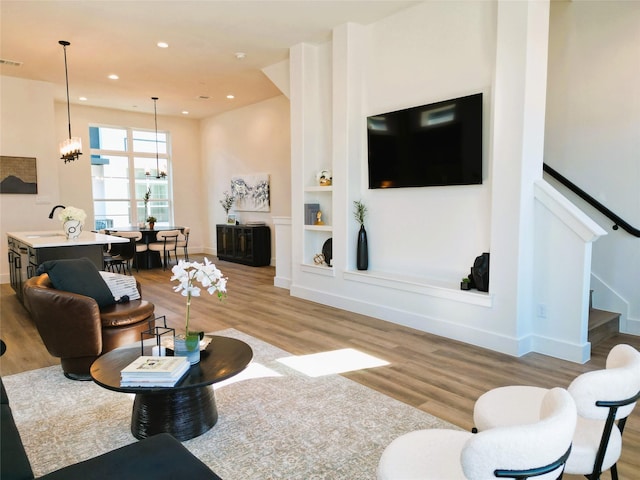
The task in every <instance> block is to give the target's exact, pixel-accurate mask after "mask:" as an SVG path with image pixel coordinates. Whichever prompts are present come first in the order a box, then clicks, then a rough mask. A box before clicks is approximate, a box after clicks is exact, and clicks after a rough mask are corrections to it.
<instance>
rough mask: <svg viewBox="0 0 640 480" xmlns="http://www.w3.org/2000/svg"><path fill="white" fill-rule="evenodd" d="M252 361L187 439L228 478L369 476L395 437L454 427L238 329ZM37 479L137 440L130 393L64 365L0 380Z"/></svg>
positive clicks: (222, 389) (352, 479)
mask: <svg viewBox="0 0 640 480" xmlns="http://www.w3.org/2000/svg"><path fill="white" fill-rule="evenodd" d="M215 333H216V335H225V336H229V337H234V338H238V339H240V340H243V341H245V342H246V343H248V344H249V345H251V347H252V349H253V351H254V359H253V361H252V363H251V364H250V366H249V367H248V368H247V370H245V372H243V373H242V374H240V375H238V376H237V377H235V378H232V379H229V380H228V381H226V382H225V383H223V384H217V385H216V386H215V392H216V393H215V394H216V402H217V406H218V413H219V419H218V423H217V424H216V425H215V426H214V427H213V428H212V429H211V430H209V431H208V432H207V433H205V434H203V435H201V436H199V437H197V438H194V439H192V440H189V441H186V442H184V445H185V446H186V447H187V448H188V449H189V450H190V451H191V452H192V453H193V454H194V455H196V456H197V457H198V458H200V459H201V460H202V461H203V462H204V463H206V464H207V465H208V466H209V467H210V468H211V469H212V470H213V471H215V472H216V473H217V474H218V475H220V476H221V477H222V478H224V479H225V480H253V479H255V480H268V479H287V480H294V479H300V480H317V479H331V480H337V479H345V480H347V479H348V480H357V479H363V480H365V479H366V480H370V479H373V478H375V472H376V467H377V465H378V460H379V458H380V455H381V454H382V451H383V450H384V448H385V447H386V446H387V445H388V444H389V443H390V442H391V441H392V440H393V439H394V438H396V437H398V436H399V435H401V434H403V433H406V432H409V431H411V430H417V429H426V428H457V427H455V426H453V425H451V424H449V423H447V422H444V421H443V420H440V419H438V418H436V417H433V416H431V415H429V414H427V413H425V412H423V411H421V410H418V409H416V408H413V407H410V406H408V405H406V404H404V403H402V402H399V401H397V400H394V399H392V398H390V397H387V396H386V395H383V394H381V393H378V392H376V391H374V390H371V389H369V388H367V387H364V386H362V385H360V384H358V383H356V382H353V381H351V380H349V379H347V378H345V377H342V376H340V375H338V374H330V375H323V376H318V377H309V376H307V375H305V374H303V373H300V372H298V371H296V370H294V369H293V368H290V367H288V366H286V365H285V364H283V363H282V362H281V361H278V360H279V359H282V358H286V357H290V356H291V355H290V354H289V353H287V352H285V351H284V350H281V349H279V348H276V347H274V346H272V345H269V344H268V343H265V342H263V341H260V340H258V339H256V338H254V337H251V336H249V335H246V334H244V333H242V332H239V331H237V330H234V329H228V330H223V331H219V332H215ZM3 381H4V384H5V388H6V389H7V392H8V395H9V399H10V404H11V406H12V410H13V413H14V417H15V420H16V423H17V426H18V429H19V431H20V435H21V436H22V440H23V443H24V445H25V449H26V451H27V455H28V457H29V459H30V461H31V464H32V467H33V470H34V473H35V474H36V476H40V475H43V474H45V473H48V472H50V471H53V470H56V469H58V468H61V467H63V466H65V465H69V464H72V463H76V462H79V461H81V460H85V459H87V458H91V457H93V456H96V455H99V454H101V453H105V452H107V451H110V450H113V449H114V448H117V447H120V446H123V445H126V444H129V443H133V442H134V441H135V438H134V437H133V436H132V435H131V432H130V419H131V409H132V404H133V396H132V395H128V394H122V393H117V392H112V391H109V390H105V389H103V388H101V387H99V386H98V385H96V384H94V383H93V382H74V381H71V380H67V379H66V378H65V377H64V376H63V375H62V371H61V369H60V367H59V366H54V367H48V368H42V369H39V370H33V371H29V372H24V373H20V374H17V375H11V376H8V377H4V378H3Z"/></svg>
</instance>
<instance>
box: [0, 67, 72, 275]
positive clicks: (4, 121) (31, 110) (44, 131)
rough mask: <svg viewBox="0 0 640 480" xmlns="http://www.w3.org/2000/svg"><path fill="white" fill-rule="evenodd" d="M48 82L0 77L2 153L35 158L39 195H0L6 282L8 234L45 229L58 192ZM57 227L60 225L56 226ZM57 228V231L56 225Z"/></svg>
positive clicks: (1, 271) (0, 249)
mask: <svg viewBox="0 0 640 480" xmlns="http://www.w3.org/2000/svg"><path fill="white" fill-rule="evenodd" d="M52 98H53V88H52V86H51V85H50V84H48V83H44V82H36V81H25V80H19V79H16V78H13V77H5V76H2V77H0V109H1V110H0V120H1V125H2V127H1V128H0V155H6V156H16V157H35V158H36V168H37V180H38V194H37V195H15V194H2V195H0V230H1V232H0V233H1V234H2V235H1V241H0V279H2V282H3V283H6V282H8V281H9V268H8V265H7V260H6V259H7V242H6V238H7V237H6V233H7V232H10V231H29V230H39V229H46V228H47V227H49V226H50V224H49V223H48V222H49V219H48V218H47V217H48V215H49V211H50V210H51V207H52V202H53V205H55V202H57V200H58V197H59V194H58V191H59V186H58V168H59V166H60V164H61V163H62V161H61V160H58V157H59V154H58V149H57V143H56V129H55V128H54V108H53V101H52ZM57 227H59V225H57ZM60 228H61V227H60Z"/></svg>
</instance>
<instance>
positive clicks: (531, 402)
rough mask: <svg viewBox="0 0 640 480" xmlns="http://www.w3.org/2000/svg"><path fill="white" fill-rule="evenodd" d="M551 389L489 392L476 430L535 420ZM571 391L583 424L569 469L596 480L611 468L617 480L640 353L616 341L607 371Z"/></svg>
mask: <svg viewBox="0 0 640 480" xmlns="http://www.w3.org/2000/svg"><path fill="white" fill-rule="evenodd" d="M547 391H548V390H547V389H545V388H539V387H531V386H519V385H515V386H508V387H500V388H495V389H493V390H490V391H488V392H486V393H485V394H483V395H482V396H481V397H480V398H479V399H478V400H477V402H476V404H475V406H474V412H473V421H474V424H475V428H476V429H477V430H478V431H481V432H482V431H485V430H488V429H492V428H496V427H504V426H507V425H514V424H519V423H523V422H534V421H536V419H537V415H538V411H539V410H540V407H539V406H540V402H541V401H542V398H544V395H545V394H546V393H547ZM568 391H569V393H570V394H571V396H572V397H573V399H574V401H575V402H576V406H577V409H578V423H577V426H576V432H575V435H574V439H573V445H572V447H571V455H570V456H569V458H568V459H567V464H566V467H565V472H566V473H569V474H576V475H585V476H586V477H587V478H589V479H591V480H596V479H599V478H600V474H601V473H602V472H603V471H606V470H609V469H611V478H612V479H613V480H617V478H618V472H617V468H616V462H617V461H618V459H619V458H620V454H621V452H622V432H623V431H624V424H625V422H626V418H627V417H628V416H629V414H630V413H631V412H632V411H633V408H634V407H635V402H636V400H638V398H639V397H640V352H638V351H637V350H636V349H635V348H633V347H631V346H630V345H625V344H620V345H616V346H615V347H613V348H612V349H611V351H610V352H609V355H608V356H607V362H606V369H603V370H597V371H592V372H587V373H583V374H582V375H580V376H578V377H577V378H575V379H574V380H573V382H571V385H570V386H569V388H568ZM616 421H617V424H616Z"/></svg>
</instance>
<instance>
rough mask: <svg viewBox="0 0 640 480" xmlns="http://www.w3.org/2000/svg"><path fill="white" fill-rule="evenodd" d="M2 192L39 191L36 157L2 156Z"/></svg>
mask: <svg viewBox="0 0 640 480" xmlns="http://www.w3.org/2000/svg"><path fill="white" fill-rule="evenodd" d="M0 193H26V194H37V193H38V177H37V172H36V159H35V158H32V157H5V156H0Z"/></svg>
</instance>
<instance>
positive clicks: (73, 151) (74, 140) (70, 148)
mask: <svg viewBox="0 0 640 480" xmlns="http://www.w3.org/2000/svg"><path fill="white" fill-rule="evenodd" d="M58 43H59V44H60V45H62V50H63V51H64V76H65V80H66V84H67V119H68V121H69V138H67V139H65V140H64V141H62V142H60V155H61V156H60V159H61V160H64V163H67V162H72V161H74V160H76V159H77V158H78V157H79V156H80V155H82V140H81V139H80V137H72V136H71V107H70V105H69V72H68V70H67V47H68V46H69V45H71V44H70V43H69V42H67V41H66V40H60V41H59V42H58Z"/></svg>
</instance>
